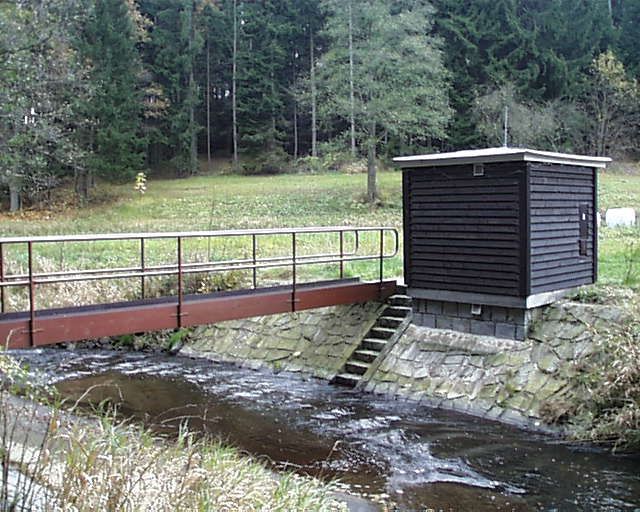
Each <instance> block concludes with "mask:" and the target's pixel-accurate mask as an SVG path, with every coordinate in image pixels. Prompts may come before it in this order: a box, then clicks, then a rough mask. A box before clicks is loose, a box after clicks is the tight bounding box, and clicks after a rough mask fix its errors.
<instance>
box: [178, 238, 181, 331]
mask: <svg viewBox="0 0 640 512" xmlns="http://www.w3.org/2000/svg"><path fill="white" fill-rule="evenodd" d="M177 324H178V329H179V328H181V327H182V237H181V236H179V237H178V321H177Z"/></svg>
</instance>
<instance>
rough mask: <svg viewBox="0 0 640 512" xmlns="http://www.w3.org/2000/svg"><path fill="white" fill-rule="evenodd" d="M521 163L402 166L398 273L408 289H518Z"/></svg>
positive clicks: (517, 293)
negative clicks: (476, 171)
mask: <svg viewBox="0 0 640 512" xmlns="http://www.w3.org/2000/svg"><path fill="white" fill-rule="evenodd" d="M524 173H525V164H524V163H522V162H514V163H499V164H485V166H484V176H475V177H474V176H473V166H472V165H458V166H446V167H435V168H428V169H416V170H406V171H405V180H404V207H405V230H406V233H405V280H406V282H407V284H408V285H409V286H410V287H412V288H423V289H435V290H450V291H460V292H474V293H487V294H494V295H509V296H521V295H522V287H521V285H522V283H521V277H522V262H523V258H525V255H524V254H523V250H522V248H521V244H520V233H521V229H520V228H521V221H522V219H521V208H520V200H521V194H522V192H523V183H524Z"/></svg>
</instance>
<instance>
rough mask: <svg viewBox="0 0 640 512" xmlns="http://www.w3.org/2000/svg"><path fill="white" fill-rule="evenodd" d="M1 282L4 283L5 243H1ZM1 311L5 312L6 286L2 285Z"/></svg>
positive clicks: (0, 295)
mask: <svg viewBox="0 0 640 512" xmlns="http://www.w3.org/2000/svg"><path fill="white" fill-rule="evenodd" d="M0 283H2V284H4V245H3V244H0ZM0 313H4V286H2V287H0Z"/></svg>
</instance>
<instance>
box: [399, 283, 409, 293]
mask: <svg viewBox="0 0 640 512" xmlns="http://www.w3.org/2000/svg"><path fill="white" fill-rule="evenodd" d="M408 290H409V288H408V287H407V285H406V284H398V285H396V294H397V295H406V294H407V291H408Z"/></svg>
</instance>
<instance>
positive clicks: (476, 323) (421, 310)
mask: <svg viewBox="0 0 640 512" xmlns="http://www.w3.org/2000/svg"><path fill="white" fill-rule="evenodd" d="M540 310H541V308H533V309H523V308H514V307H504V306H488V305H474V304H470V303H466V302H450V301H442V300H431V299H420V298H415V297H414V299H413V323H414V324H415V325H419V326H421V327H431V328H435V329H450V330H453V331H458V332H463V333H469V334H477V335H481V336H494V337H496V338H506V339H511V340H520V341H522V340H524V339H526V337H527V334H528V332H529V328H530V326H531V324H532V322H533V321H534V320H535V319H536V318H537V316H539V313H540Z"/></svg>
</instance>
